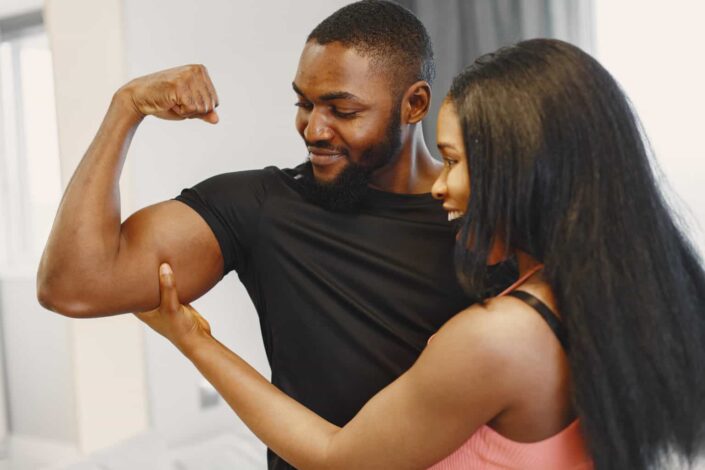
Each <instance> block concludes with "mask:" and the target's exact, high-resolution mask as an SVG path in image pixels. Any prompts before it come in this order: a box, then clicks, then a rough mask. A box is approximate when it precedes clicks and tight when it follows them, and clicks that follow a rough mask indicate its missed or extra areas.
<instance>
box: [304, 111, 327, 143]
mask: <svg viewBox="0 0 705 470" xmlns="http://www.w3.org/2000/svg"><path fill="white" fill-rule="evenodd" d="M304 138H305V139H306V141H307V142H310V143H314V142H320V141H329V140H331V139H332V138H333V131H332V129H331V128H330V126H329V125H328V122H327V121H326V119H325V117H324V116H322V115H321V113H320V112H317V111H316V110H315V109H314V110H313V111H311V114H310V115H309V118H308V122H307V123H306V127H305V128H304Z"/></svg>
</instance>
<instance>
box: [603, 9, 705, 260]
mask: <svg viewBox="0 0 705 470" xmlns="http://www.w3.org/2000/svg"><path fill="white" fill-rule="evenodd" d="M595 4H596V18H595V21H596V33H597V36H596V38H597V58H598V59H599V60H600V61H601V62H602V64H603V65H604V66H605V67H606V68H607V69H608V70H609V71H610V72H611V73H612V74H613V75H614V76H615V78H616V79H617V80H618V81H619V82H620V84H621V85H622V87H623V88H624V91H625V92H626V93H627V95H628V96H629V98H630V99H631V101H632V102H633V104H634V107H635V109H636V111H637V113H638V114H639V117H640V118H641V120H642V123H643V125H644V128H645V130H646V133H647V135H648V137H649V140H650V141H651V145H652V147H653V150H654V153H655V155H656V158H657V161H658V165H659V167H660V169H661V170H662V171H663V173H664V175H665V176H666V178H667V180H668V181H667V184H666V186H665V188H666V190H667V192H668V193H670V194H669V195H670V196H671V197H672V199H673V203H674V206H675V208H676V209H677V210H678V212H679V214H680V215H681V217H682V219H683V222H684V223H685V224H686V225H687V226H688V228H689V235H690V236H691V238H692V239H693V241H694V242H695V244H696V245H697V246H698V247H699V248H700V252H701V253H702V254H703V256H705V186H704V184H705V146H703V143H702V135H703V129H702V127H703V124H705V118H703V110H704V109H705V87H703V84H705V64H704V63H703V60H702V55H703V46H704V45H705V29H703V21H705V4H704V3H703V2H698V1H693V0H672V1H670V2H661V1H655V0H647V1H643V0H620V1H618V2H615V1H613V0H596V2H595Z"/></svg>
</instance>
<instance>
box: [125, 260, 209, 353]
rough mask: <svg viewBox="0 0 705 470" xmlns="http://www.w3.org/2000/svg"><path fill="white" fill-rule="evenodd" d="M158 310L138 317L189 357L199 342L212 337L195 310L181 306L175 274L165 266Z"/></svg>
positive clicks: (160, 269) (187, 306) (163, 267)
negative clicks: (190, 350)
mask: <svg viewBox="0 0 705 470" xmlns="http://www.w3.org/2000/svg"><path fill="white" fill-rule="evenodd" d="M159 294H160V298H161V303H160V305H159V308H157V309H156V310H151V311H149V312H142V313H136V314H135V315H136V316H137V318H139V319H140V320H142V321H143V322H145V323H146V324H147V325H149V327H150V328H152V329H153V330H154V331H156V332H157V333H159V334H160V335H162V336H164V337H165V338H166V339H168V340H169V341H171V342H172V343H174V345H175V346H176V347H177V348H179V349H180V350H181V351H182V352H183V353H186V352H187V351H188V349H189V348H190V347H192V346H193V345H194V344H195V343H196V342H197V341H199V340H201V339H203V338H208V337H210V335H211V327H210V325H209V324H208V322H207V321H206V319H205V318H203V317H202V316H201V315H200V314H199V313H198V312H197V311H196V310H195V309H194V308H193V307H191V306H190V305H182V304H181V302H179V296H178V294H177V292H176V283H175V282H174V273H173V272H172V270H171V267H170V266H169V265H168V264H166V263H164V264H162V265H161V266H160V267H159Z"/></svg>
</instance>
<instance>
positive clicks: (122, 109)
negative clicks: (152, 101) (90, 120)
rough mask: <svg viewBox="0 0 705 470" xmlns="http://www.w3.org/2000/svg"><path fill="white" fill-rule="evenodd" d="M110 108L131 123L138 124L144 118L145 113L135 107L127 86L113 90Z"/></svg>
mask: <svg viewBox="0 0 705 470" xmlns="http://www.w3.org/2000/svg"><path fill="white" fill-rule="evenodd" d="M110 108H111V109H112V110H113V111H115V112H117V113H118V115H119V116H120V117H121V118H124V119H127V120H128V121H129V122H130V124H133V125H137V124H139V123H140V122H141V121H142V119H144V118H145V115H144V114H142V113H140V112H139V110H137V108H135V104H134V102H133V100H132V95H131V92H130V90H129V88H128V87H127V86H123V87H122V88H120V89H119V90H118V91H116V92H115V94H114V95H113V100H112V102H111V103H110Z"/></svg>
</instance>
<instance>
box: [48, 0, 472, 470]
mask: <svg viewBox="0 0 705 470" xmlns="http://www.w3.org/2000/svg"><path fill="white" fill-rule="evenodd" d="M433 75H434V65H433V54H432V50H431V44H430V40H429V38H428V35H427V33H426V31H425V29H424V27H423V25H422V24H421V23H420V22H419V20H418V19H417V18H416V17H414V16H413V15H412V14H411V13H410V12H408V11H407V10H405V9H404V8H402V7H400V6H398V5H396V4H394V3H390V2H385V1H377V0H368V1H362V2H358V3H355V4H351V5H348V6H346V7H344V8H342V9H341V10H339V11H338V12H336V13H334V14H333V15H331V16H330V17H329V18H327V19H326V20H324V21H323V22H322V23H321V24H320V25H318V26H317V27H316V28H315V29H314V30H313V32H312V33H311V34H310V36H309V38H308V40H307V42H306V45H305V47H304V50H303V52H302V55H301V58H300V62H299V66H298V70H297V72H296V75H295V77H294V81H293V89H294V92H295V93H296V95H297V97H298V102H297V106H298V111H297V117H296V127H297V129H298V131H299V133H300V134H301V136H302V138H303V139H304V142H305V144H306V146H307V148H308V150H309V159H308V161H307V162H306V163H304V164H302V165H300V166H299V167H297V168H295V169H290V170H280V169H277V168H274V167H269V168H265V169H262V170H254V171H245V172H236V173H229V174H223V175H218V176H215V177H212V178H210V179H208V180H206V181H203V182H202V183H199V184H198V185H196V186H195V187H193V188H191V189H188V190H185V191H184V192H183V193H182V194H181V195H180V196H179V197H177V198H176V200H171V201H165V202H162V203H159V204H156V205H154V206H150V207H147V208H144V209H142V210H140V211H138V212H137V213H135V214H133V215H132V216H131V217H129V218H128V219H127V220H126V221H125V222H124V223H122V224H121V223H120V220H121V218H120V203H119V190H118V180H119V176H120V172H121V169H122V165H123V162H124V159H125V157H126V154H127V150H128V147H129V144H130V140H131V138H132V135H133V134H134V132H135V131H136V129H137V127H138V125H139V123H140V122H141V121H142V119H143V118H144V117H145V116H148V115H153V116H157V117H159V118H162V119H175V120H178V119H184V118H200V119H203V120H205V121H207V122H210V123H216V122H217V121H218V116H217V113H216V111H215V108H216V107H217V106H218V97H217V94H216V91H215V89H214V88H213V85H212V83H211V81H210V79H209V77H208V73H207V71H206V69H205V68H204V67H202V66H185V67H177V68H175V69H170V70H166V71H162V72H158V73H156V74H153V75H148V76H145V77H141V78H138V79H135V80H133V81H131V82H130V83H128V84H126V85H125V86H123V87H122V88H121V89H120V90H118V92H116V94H115V95H114V98H113V101H112V103H111V105H110V107H109V109H108V111H107V114H106V116H105V119H104V121H103V123H102V125H101V127H100V129H99V131H98V133H97V135H96V137H95V139H94V141H93V143H92V144H91V146H90V148H89V149H88V151H87V152H86V155H85V156H84V158H83V160H82V161H81V163H80V164H79V166H78V168H77V169H76V172H75V174H74V176H73V178H72V180H71V182H70V183H69V185H68V187H67V189H66V193H65V195H64V198H63V200H62V203H61V206H60V208H59V211H58V214H57V218H56V221H55V223H54V227H53V230H52V233H51V235H50V238H49V240H48V242H47V246H46V249H45V252H44V255H43V258H42V262H41V265H40V269H39V274H38V297H39V299H40V302H41V303H42V304H43V305H44V306H45V307H47V308H49V309H51V310H54V311H56V312H59V313H62V314H64V315H67V316H71V317H76V318H88V317H98V316H104V315H113V314H118V313H126V312H137V311H145V310H150V309H153V308H155V307H156V306H157V305H158V304H159V289H158V285H157V282H156V281H157V276H156V275H155V273H157V270H158V267H159V265H160V264H161V263H163V262H168V263H169V264H170V265H171V266H172V267H173V270H174V272H175V274H176V276H177V277H178V279H179V293H180V295H181V297H182V298H181V299H180V300H181V301H182V302H184V303H187V302H190V301H192V300H193V299H196V298H198V297H200V296H201V295H203V294H204V293H205V292H207V291H208V290H209V289H210V288H211V287H213V285H215V284H216V283H217V282H218V281H219V280H220V279H221V278H222V277H223V276H224V275H225V274H227V273H228V272H230V271H232V270H235V271H237V273H238V276H239V278H240V280H241V281H242V282H243V284H244V285H245V287H246V288H247V290H248V292H249V294H250V296H251V298H252V300H253V302H254V304H255V306H256V308H257V312H258V314H259V317H260V325H261V330H262V335H263V339H264V344H265V349H266V352H267V356H268V359H269V362H270V365H271V369H272V382H273V383H274V384H275V385H277V386H278V387H279V388H281V389H282V390H283V391H285V392H286V393H287V394H289V395H290V396H292V397H293V398H295V399H296V400H298V401H300V402H301V403H302V404H304V405H305V406H307V407H309V408H310V409H312V410H313V411H315V412H316V413H318V414H320V415H321V416H323V417H324V418H326V419H328V420H329V421H331V422H332V423H334V424H337V425H344V424H345V423H346V422H347V421H348V420H349V419H350V418H351V417H352V416H353V415H354V414H355V413H356V412H357V411H358V410H359V409H360V408H361V406H362V405H363V404H364V403H365V402H366V401H367V400H368V399H369V398H370V397H371V396H372V395H374V394H375V393H376V392H377V391H378V390H380V389H381V388H383V387H384V386H385V385H387V384H388V383H390V382H391V381H393V380H394V379H395V378H396V377H397V376H399V375H400V374H401V373H402V372H404V371H405V370H406V369H407V368H408V367H409V366H410V365H411V364H412V363H413V362H414V360H415V359H416V357H417V356H418V354H419V353H420V351H421V350H422V348H423V347H424V345H425V343H426V341H427V339H428V337H429V336H431V334H433V333H434V332H435V331H436V330H437V329H438V327H439V326H440V325H442V324H443V323H444V322H445V321H446V320H447V319H448V318H449V317H450V316H451V315H453V314H454V313H456V312H458V311H459V310H461V309H462V308H464V307H466V306H467V305H468V304H469V303H470V301H469V300H468V299H467V298H466V297H465V296H464V295H463V293H462V292H461V290H460V289H459V287H458V285H457V282H456V280H455V276H454V270H453V260H452V246H453V241H454V236H453V232H452V230H451V227H450V225H449V223H448V221H447V216H446V214H445V213H444V212H443V211H442V209H441V206H440V202H438V201H436V200H434V199H433V198H432V197H431V195H430V189H431V185H432V183H433V181H434V180H435V179H436V177H437V176H438V174H439V173H440V171H441V165H440V163H438V162H437V161H436V160H435V159H434V158H432V156H431V155H430V153H429V151H428V149H427V148H426V145H425V143H424V138H423V134H422V129H421V120H422V119H423V118H424V116H425V115H426V113H427V112H428V108H429V103H430V99H431V91H430V83H431V81H432V79H433ZM263 158H266V156H263ZM269 464H270V468H288V467H287V464H286V463H285V462H283V461H281V460H280V459H279V458H278V457H277V456H275V455H273V454H270V456H269Z"/></svg>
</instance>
